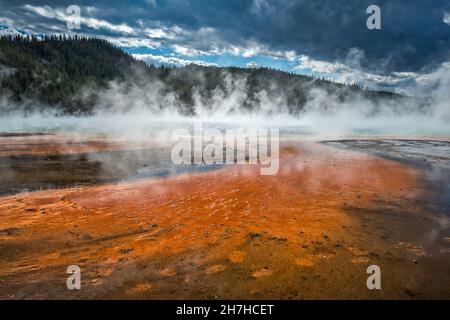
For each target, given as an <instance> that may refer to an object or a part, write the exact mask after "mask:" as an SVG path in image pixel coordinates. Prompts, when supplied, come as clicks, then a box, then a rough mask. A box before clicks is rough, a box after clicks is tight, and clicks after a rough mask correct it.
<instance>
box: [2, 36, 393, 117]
mask: <svg viewBox="0 0 450 320" xmlns="http://www.w3.org/2000/svg"><path fill="white" fill-rule="evenodd" d="M230 77H231V78H233V79H245V83H244V85H245V88H241V89H242V90H245V95H246V97H245V98H244V99H243V100H242V101H240V103H241V105H239V106H237V107H239V108H247V109H252V108H254V106H255V101H256V102H257V100H258V99H260V97H259V95H258V94H259V93H260V92H262V91H264V92H265V93H267V95H268V96H271V95H272V96H273V95H277V96H280V97H283V99H285V101H286V105H287V107H288V109H289V112H291V113H298V112H299V111H301V110H302V108H303V106H304V104H305V102H306V100H307V97H308V93H309V91H310V90H311V89H313V88H321V89H323V90H325V91H326V92H327V93H329V94H332V96H333V97H334V98H335V99H339V100H341V101H345V99H347V98H348V97H349V96H351V95H355V94H358V95H360V96H362V97H364V98H367V99H370V100H372V101H375V102H378V101H384V100H386V99H394V98H398V96H397V95H395V94H393V93H389V92H375V91H368V90H363V89H361V88H360V87H358V86H347V85H343V84H338V83H333V82H330V81H325V80H320V79H313V78H310V77H306V76H301V75H295V74H289V73H285V72H281V71H277V70H272V69H267V68H256V69H246V68H234V67H232V68H217V67H201V66H196V65H190V66H187V67H184V68H173V67H154V66H147V65H145V63H144V62H142V61H138V60H136V59H134V58H133V57H132V56H130V55H128V54H127V53H125V52H124V51H122V50H121V49H119V48H117V47H114V46H113V45H111V44H110V43H108V42H107V41H105V40H101V39H86V38H80V37H73V38H66V37H65V36H50V37H46V38H45V39H44V40H38V39H35V38H32V37H20V36H17V37H2V38H0V97H1V98H2V101H3V103H2V104H1V105H0V108H2V109H3V111H5V110H4V109H5V108H6V109H7V108H11V105H20V104H21V103H25V102H28V104H27V108H28V110H30V109H34V108H36V109H38V108H44V107H45V108H48V107H49V108H53V109H56V110H58V111H60V112H61V113H65V114H79V113H92V112H93V111H94V110H95V106H96V105H97V104H98V102H99V101H98V99H99V95H98V94H97V93H98V92H100V91H101V90H103V89H107V88H108V86H109V84H110V82H111V81H116V82H119V83H127V82H130V83H132V82H135V81H137V79H139V80H140V81H143V82H145V84H146V85H147V86H151V85H152V83H155V84H156V83H159V84H161V83H162V84H163V89H162V90H163V91H164V92H163V93H167V94H168V93H171V94H173V95H174V96H175V97H176V98H177V101H180V102H181V104H180V106H179V108H182V110H180V111H182V113H185V114H193V113H195V108H194V107H193V106H194V104H195V101H194V100H195V99H196V98H197V99H198V97H200V98H201V99H202V100H204V101H205V102H206V103H207V102H208V99H210V98H211V97H213V95H214V94H215V93H216V92H217V90H221V92H224V93H225V94H227V92H228V91H229V90H230V88H229V83H228V82H227V81H228V80H229V79H230ZM86 88H88V89H89V90H88V91H89V94H83V92H85V91H86V90H85V89H86ZM195 95H197V96H195ZM5 101H8V102H9V101H10V102H11V103H10V104H7V105H6V104H5ZM30 102H32V103H30ZM8 110H9V109H8ZM9 111H10V110H9Z"/></svg>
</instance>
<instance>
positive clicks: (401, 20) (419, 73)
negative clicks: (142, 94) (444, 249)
mask: <svg viewBox="0 0 450 320" xmlns="http://www.w3.org/2000/svg"><path fill="white" fill-rule="evenodd" d="M371 4H376V5H378V6H379V7H380V8H381V30H369V29H367V27H366V20H367V18H368V17H369V14H367V13H366V9H367V7H368V6H369V5H371ZM70 5H77V6H79V7H80V9H81V12H80V13H81V20H80V21H81V26H80V29H76V30H70V29H68V27H67V22H68V21H69V22H70V21H71V20H70V19H71V17H70V14H68V13H67V7H68V6H70ZM0 9H1V10H0V28H2V29H3V30H5V28H7V26H11V27H15V28H19V29H21V30H24V31H27V32H33V33H46V34H50V33H58V34H59V33H66V34H68V33H78V34H83V35H95V36H99V37H103V38H106V39H108V40H110V41H111V42H113V43H114V44H116V45H118V46H120V47H122V48H123V49H124V50H126V51H127V52H129V53H131V54H133V55H135V57H137V58H139V59H143V60H145V61H147V62H148V63H155V64H162V63H163V64H171V65H178V66H183V65H186V64H189V63H196V64H202V65H218V66H230V65H233V66H241V67H252V66H253V67H254V66H268V67H274V68H277V69H281V70H286V71H290V72H295V73H300V74H318V75H320V76H323V77H327V78H332V79H335V80H338V81H342V82H347V83H348V82H353V81H354V82H357V83H360V84H364V85H367V86H369V87H374V88H384V89H390V90H397V91H402V90H403V89H404V88H407V87H411V86H414V85H415V84H417V83H418V82H421V81H428V80H429V79H430V78H433V75H435V73H436V72H437V70H439V72H440V73H442V72H444V73H445V72H446V71H447V70H448V71H449V72H450V62H449V61H450V1H448V0H403V1H399V0H386V1H381V0H369V1H366V0H354V1H352V0H285V1H275V0H273V1H269V0H248V1H245V0H140V1H130V0H128V1H127V0H125V1H124V0H121V1H118V0H107V1H103V0H100V1H86V0H82V1H81V0H79V1H77V0H71V1H65V0H62V1H61V0H59V1H51V0H47V1H30V0H28V1H22V0H0ZM0 31H1V30H0ZM443 70H444V71H443Z"/></svg>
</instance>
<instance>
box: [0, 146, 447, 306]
mask: <svg viewBox="0 0 450 320" xmlns="http://www.w3.org/2000/svg"><path fill="white" fill-rule="evenodd" d="M280 157H281V159H280V169H279V172H278V174H277V175H274V176H261V175H260V170H259V167H258V166H251V165H234V166H226V167H224V168H222V169H219V170H216V171H210V172H207V173H203V174H191V175H182V176H176V177H170V178H160V179H156V180H140V181H134V182H127V183H120V184H109V185H99V186H90V187H78V188H71V189H64V190H51V191H40V192H32V193H22V194H17V195H14V196H7V197H3V198H0V214H1V220H0V298H2V299H28V298H42V299H44V298H51V299H58V298H63V299H80V298H83V299H84V298H89V299H101V298H121V299H122V298H126V299H136V298H138V299H164V298H169V299H185V298H196V299H217V298H219V299H229V298H243V299H303V298H306V299H309V298H323V299H330V298H420V297H421V296H427V297H441V298H442V297H444V298H445V297H446V298H448V297H449V291H448V288H449V279H450V278H449V270H450V268H448V267H449V261H448V252H447V253H445V252H443V253H442V252H441V249H442V248H436V247H435V246H434V245H431V244H429V243H427V242H426V241H424V240H423V239H424V237H423V235H426V234H428V232H430V231H431V230H433V228H435V226H436V225H438V224H439V222H438V221H437V218H435V217H434V215H432V214H431V213H429V212H427V210H426V209H424V206H422V205H421V202H420V201H421V200H420V199H421V197H422V196H423V194H424V193H425V189H424V187H423V186H421V175H420V173H419V172H418V171H416V170H415V169H412V168H410V167H407V166H405V165H402V164H400V163H397V162H393V161H388V160H384V159H381V158H375V157H370V156H366V155H361V154H358V153H354V152H349V151H342V150H336V149H333V148H331V147H327V146H324V145H320V144H316V143H312V142H305V141H304V142H298V141H297V142H285V143H282V145H281V155H280ZM417 262H419V263H417ZM371 264H377V265H379V266H380V267H381V270H382V272H383V290H375V291H372V290H368V289H367V287H366V279H367V276H368V275H367V273H366V269H367V267H368V266H369V265H371ZM69 265H78V266H79V267H80V268H81V273H82V288H81V290H74V291H70V290H68V289H67V287H66V279H67V277H68V276H69V275H68V274H66V270H67V267H68V266H69ZM436 272H442V275H443V277H442V278H441V279H437V278H436V277H435V274H436Z"/></svg>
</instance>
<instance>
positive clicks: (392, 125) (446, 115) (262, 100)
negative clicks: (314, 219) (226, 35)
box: [0, 62, 450, 137]
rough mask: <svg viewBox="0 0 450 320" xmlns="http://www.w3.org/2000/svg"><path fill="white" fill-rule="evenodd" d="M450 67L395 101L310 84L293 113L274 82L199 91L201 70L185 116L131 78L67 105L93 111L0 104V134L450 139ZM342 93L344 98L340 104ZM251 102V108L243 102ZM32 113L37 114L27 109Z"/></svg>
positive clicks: (164, 91) (168, 98) (228, 83)
mask: <svg viewBox="0 0 450 320" xmlns="http://www.w3.org/2000/svg"><path fill="white" fill-rule="evenodd" d="M449 70H450V62H447V63H444V64H442V66H441V67H440V68H438V69H437V70H436V71H434V72H432V73H429V74H423V75H417V76H416V77H415V79H414V80H415V81H414V85H412V86H411V87H410V88H409V92H410V93H411V94H414V95H415V96H423V95H428V96H429V98H427V99H423V98H402V99H399V98H396V99H383V100H381V101H375V100H372V99H367V98H366V97H363V95H362V94H361V93H358V91H355V92H352V91H351V90H347V91H345V90H346V89H345V88H344V89H342V91H336V92H330V90H326V89H322V88H320V86H316V85H315V83H313V80H311V81H312V82H311V83H310V84H309V86H308V87H305V88H303V89H304V90H307V94H306V97H307V99H306V102H305V104H304V107H303V109H302V110H300V111H298V112H293V111H292V108H290V106H289V103H288V97H287V96H288V94H289V93H290V91H291V90H294V89H298V88H279V87H277V83H275V82H273V84H271V86H270V88H268V89H262V90H260V91H258V92H257V93H256V94H254V95H253V96H252V97H249V92H248V90H247V88H248V81H249V79H248V78H247V77H246V76H236V75H232V74H230V73H228V72H226V71H225V70H222V73H221V77H222V78H223V83H224V86H223V87H217V88H214V89H212V90H210V91H209V92H205V89H204V88H206V87H207V83H206V80H205V79H204V75H203V74H202V72H201V69H196V68H193V69H192V72H191V73H190V74H189V76H190V77H192V78H193V79H195V80H197V83H198V82H200V83H201V85H200V86H196V87H193V88H192V93H193V94H192V96H193V105H192V106H190V109H189V110H190V111H191V113H190V114H186V112H185V110H186V106H185V105H184V104H183V102H182V101H181V99H180V98H179V97H178V96H177V95H176V94H174V93H173V92H171V90H170V89H169V88H167V87H166V85H165V84H164V83H163V82H161V81H160V80H158V79H156V78H150V77H148V76H146V75H143V74H139V73H136V74H133V75H130V79H128V80H127V81H123V82H119V81H112V82H110V83H109V86H108V87H107V88H106V89H104V90H102V91H101V92H99V93H98V92H95V91H96V89H95V88H84V90H83V91H82V92H80V93H79V94H78V95H77V96H76V97H74V99H79V100H83V99H88V98H89V97H90V96H91V95H92V94H93V93H94V92H95V93H96V94H97V95H98V97H99V98H98V99H97V104H96V106H95V108H94V110H95V111H94V113H93V114H91V115H81V116H64V115H61V114H59V113H58V112H57V111H55V110H52V109H50V108H47V107H45V106H39V107H38V108H36V106H37V103H36V102H35V101H23V102H22V103H20V104H18V103H13V102H11V100H10V99H8V98H7V97H2V98H1V99H0V110H2V111H3V113H2V115H1V116H0V127H1V130H0V131H3V132H30V131H39V132H80V133H90V134H103V135H115V136H124V135H126V136H131V137H133V136H148V135H152V134H155V132H160V133H161V132H164V131H165V130H168V129H169V128H173V127H179V126H186V125H189V124H190V123H192V122H193V121H202V122H204V123H210V124H215V125H217V126H222V127H230V126H239V127H244V128H245V127H252V128H258V127H271V128H280V129H281V130H282V131H283V129H286V130H296V131H297V132H299V133H309V134H315V135H326V136H333V137H339V136H349V135H365V134H368V135H400V134H403V135H444V136H445V135H446V136H448V135H449V134H450V126H448V121H449V120H450V102H449V101H450V90H449V89H450V72H449ZM342 93H344V95H345V99H342ZM249 101H250V103H249ZM37 109H39V110H40V111H39V112H36V111H33V110H37Z"/></svg>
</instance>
